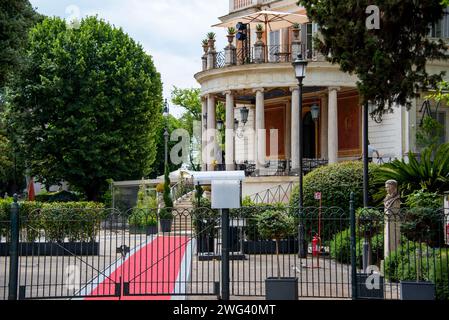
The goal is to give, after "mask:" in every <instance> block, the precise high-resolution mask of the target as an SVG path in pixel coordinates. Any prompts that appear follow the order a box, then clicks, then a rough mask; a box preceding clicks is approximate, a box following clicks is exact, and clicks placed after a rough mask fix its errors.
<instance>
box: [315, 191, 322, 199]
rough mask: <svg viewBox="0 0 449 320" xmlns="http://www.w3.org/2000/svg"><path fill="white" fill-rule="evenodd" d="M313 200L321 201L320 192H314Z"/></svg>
mask: <svg viewBox="0 0 449 320" xmlns="http://www.w3.org/2000/svg"><path fill="white" fill-rule="evenodd" d="M315 200H321V192H315Z"/></svg>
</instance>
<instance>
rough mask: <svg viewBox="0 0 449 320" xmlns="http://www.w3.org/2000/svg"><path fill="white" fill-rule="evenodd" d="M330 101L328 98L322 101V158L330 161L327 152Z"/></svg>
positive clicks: (323, 98)
mask: <svg viewBox="0 0 449 320" xmlns="http://www.w3.org/2000/svg"><path fill="white" fill-rule="evenodd" d="M327 101H328V99H327V96H325V97H322V99H321V116H320V118H321V134H320V135H321V158H322V159H328V158H329V154H328V152H327V148H328V143H327V137H328V122H329V121H328V120H329V116H328V110H329V109H328V103H327Z"/></svg>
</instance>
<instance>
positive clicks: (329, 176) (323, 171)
mask: <svg viewBox="0 0 449 320" xmlns="http://www.w3.org/2000/svg"><path fill="white" fill-rule="evenodd" d="M378 168H379V166H378V165H376V164H372V163H371V164H370V165H369V176H370V184H369V194H370V195H373V194H374V193H375V191H376V189H375V186H374V183H372V181H373V178H374V176H375V174H376V170H378ZM315 192H321V193H322V205H323V207H339V208H342V209H345V210H348V209H349V200H350V194H351V192H354V200H355V208H359V207H362V206H363V162H361V161H349V162H343V163H337V164H331V165H328V166H324V167H320V168H317V169H315V170H313V171H312V172H310V173H309V174H307V175H306V176H305V177H304V206H305V207H317V206H318V205H319V202H318V201H317V200H315V198H314V195H315ZM298 195H299V191H298V187H296V188H294V190H293V192H292V197H291V200H290V206H291V207H297V206H298V202H299V200H298V198H299V197H298ZM373 204H374V203H373Z"/></svg>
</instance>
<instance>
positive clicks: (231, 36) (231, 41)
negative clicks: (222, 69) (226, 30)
mask: <svg viewBox="0 0 449 320" xmlns="http://www.w3.org/2000/svg"><path fill="white" fill-rule="evenodd" d="M227 37H228V42H229V45H232V43H233V42H234V35H230V34H228V35H227Z"/></svg>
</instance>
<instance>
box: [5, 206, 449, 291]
mask: <svg viewBox="0 0 449 320" xmlns="http://www.w3.org/2000/svg"><path fill="white" fill-rule="evenodd" d="M24 209H25V208H24V207H21V210H22V213H21V214H20V217H21V219H20V224H19V225H18V231H20V232H19V237H18V240H19V247H18V252H17V258H18V259H19V264H18V267H17V268H18V270H17V271H18V277H17V286H16V292H17V294H18V298H19V299H86V300H97V299H122V298H130V297H136V296H138V297H140V298H146V299H169V298H170V297H174V296H179V297H181V298H182V297H186V298H187V297H188V296H208V295H209V296H219V295H220V287H223V285H224V283H223V282H222V269H221V259H222V254H223V246H224V245H226V248H229V251H230V263H229V270H230V281H229V288H230V294H231V296H242V297H257V296H260V297H261V296H264V295H265V293H266V282H265V281H266V279H267V278H278V277H294V278H295V277H296V278H298V292H299V296H300V297H301V298H306V297H307V298H336V299H351V298H352V299H354V298H371V299H372V298H377V299H393V300H395V299H400V298H401V297H403V295H404V294H405V289H404V284H407V283H408V282H411V283H412V284H413V283H416V282H420V283H424V284H426V282H429V283H430V284H433V285H434V286H435V295H436V298H437V299H439V300H448V299H449V215H448V211H447V210H446V211H444V210H438V209H430V208H422V209H421V208H414V209H408V208H403V209H400V210H397V211H394V212H393V211H387V212H384V209H383V208H370V209H359V210H355V208H354V202H351V205H350V209H349V210H347V209H342V208H340V207H328V208H325V207H321V208H320V207H314V208H302V209H301V210H299V209H298V208H297V207H296V208H293V207H289V206H288V205H281V204H279V203H276V204H272V205H257V206H253V207H244V208H241V209H236V210H231V212H230V219H229V228H228V229H226V228H223V226H222V220H221V215H220V212H219V211H217V210H212V209H210V208H193V209H170V208H165V209H160V210H158V209H152V208H144V209H142V208H139V209H131V210H128V211H125V212H120V211H117V210H104V209H101V210H100V209H96V210H92V209H89V210H87V209H85V210H80V209H75V208H74V209H70V210H69V209H65V210H62V209H51V210H50V209H38V210H34V211H32V212H24V211H23V210H24ZM25 211H26V210H25ZM273 211H274V212H278V213H280V214H282V215H283V216H288V217H290V218H289V219H290V224H291V225H290V227H291V228H290V229H289V231H288V232H285V233H284V235H283V236H279V239H277V240H278V241H275V240H273V239H272V238H274V236H268V235H266V234H265V233H264V232H263V229H261V221H263V220H264V219H265V220H266V219H267V216H266V215H267V214H268V213H270V212H273ZM11 226H12V224H11V221H4V222H2V223H0V234H1V237H0V299H7V298H8V296H9V294H10V293H11V292H10V291H9V288H14V286H12V287H10V284H11V279H12V278H11V276H10V262H11V259H13V258H14V257H11V256H12V252H11V251H10V250H11V234H12V233H11V230H14V228H13V229H11ZM225 233H226V237H224V234H225ZM225 238H227V239H229V240H228V242H227V243H226V244H224V243H223V239H225ZM12 280H14V279H12ZM429 283H427V284H429ZM13 284H14V283H13Z"/></svg>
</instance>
